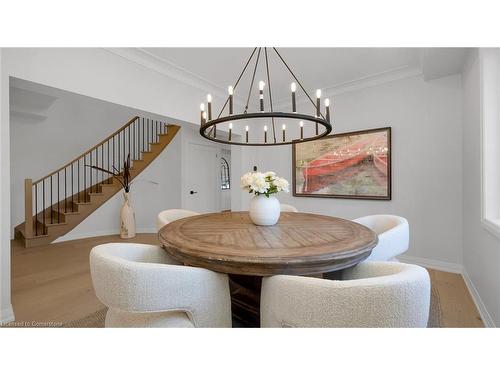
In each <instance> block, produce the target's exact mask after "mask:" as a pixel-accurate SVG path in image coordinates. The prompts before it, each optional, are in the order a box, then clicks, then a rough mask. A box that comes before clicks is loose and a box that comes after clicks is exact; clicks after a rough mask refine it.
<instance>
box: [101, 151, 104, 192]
mask: <svg viewBox="0 0 500 375" xmlns="http://www.w3.org/2000/svg"><path fill="white" fill-rule="evenodd" d="M101 168H103V169H104V143H103V144H102V145H101ZM103 182H104V172H103V171H101V184H102V183H103Z"/></svg>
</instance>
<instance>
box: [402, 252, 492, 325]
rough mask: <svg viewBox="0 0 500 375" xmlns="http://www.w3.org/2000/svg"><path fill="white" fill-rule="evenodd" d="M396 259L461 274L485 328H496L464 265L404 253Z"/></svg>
mask: <svg viewBox="0 0 500 375" xmlns="http://www.w3.org/2000/svg"><path fill="white" fill-rule="evenodd" d="M398 260H399V261H401V262H403V263H411V264H417V265H419V266H422V267H426V268H431V269H435V270H438V271H444V272H452V273H459V274H461V275H462V278H463V279H464V282H465V285H466V286H467V289H468V290H469V293H470V295H471V297H472V300H473V301H474V304H475V305H476V308H477V311H479V315H481V319H482V320H483V323H484V326H485V327H487V328H496V325H495V322H494V321H493V319H492V318H491V315H490V313H489V312H488V310H487V309H486V306H485V304H484V303H483V300H482V299H481V296H480V295H479V293H478V291H477V289H476V287H475V285H474V283H473V282H472V280H471V278H470V277H469V274H468V273H467V270H466V269H465V268H464V266H462V265H461V264H457V263H449V262H442V261H440V260H435V259H426V258H419V257H412V256H406V255H403V256H398Z"/></svg>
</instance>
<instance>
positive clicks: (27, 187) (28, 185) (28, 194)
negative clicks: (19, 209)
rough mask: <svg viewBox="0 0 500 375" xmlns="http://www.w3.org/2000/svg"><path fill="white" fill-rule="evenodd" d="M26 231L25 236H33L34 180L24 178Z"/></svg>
mask: <svg viewBox="0 0 500 375" xmlns="http://www.w3.org/2000/svg"><path fill="white" fill-rule="evenodd" d="M24 219H25V220H24V233H25V237H26V238H28V237H33V181H32V180H31V178H27V179H25V180H24Z"/></svg>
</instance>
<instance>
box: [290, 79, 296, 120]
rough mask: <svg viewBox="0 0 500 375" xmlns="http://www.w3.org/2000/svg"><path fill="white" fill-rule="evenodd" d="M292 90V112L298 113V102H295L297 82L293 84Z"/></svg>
mask: <svg viewBox="0 0 500 375" xmlns="http://www.w3.org/2000/svg"><path fill="white" fill-rule="evenodd" d="M291 89H292V112H293V113H297V102H296V100H295V91H296V90H297V85H296V84H295V82H292V84H291Z"/></svg>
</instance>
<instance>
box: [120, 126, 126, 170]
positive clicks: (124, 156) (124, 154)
mask: <svg viewBox="0 0 500 375" xmlns="http://www.w3.org/2000/svg"><path fill="white" fill-rule="evenodd" d="M126 135H127V131H126V130H125V129H123V131H122V137H123V163H125V160H127V154H126V151H125V147H126V144H127V143H126V142H127V140H126V139H125V136H126ZM120 170H121V168H120Z"/></svg>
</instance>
